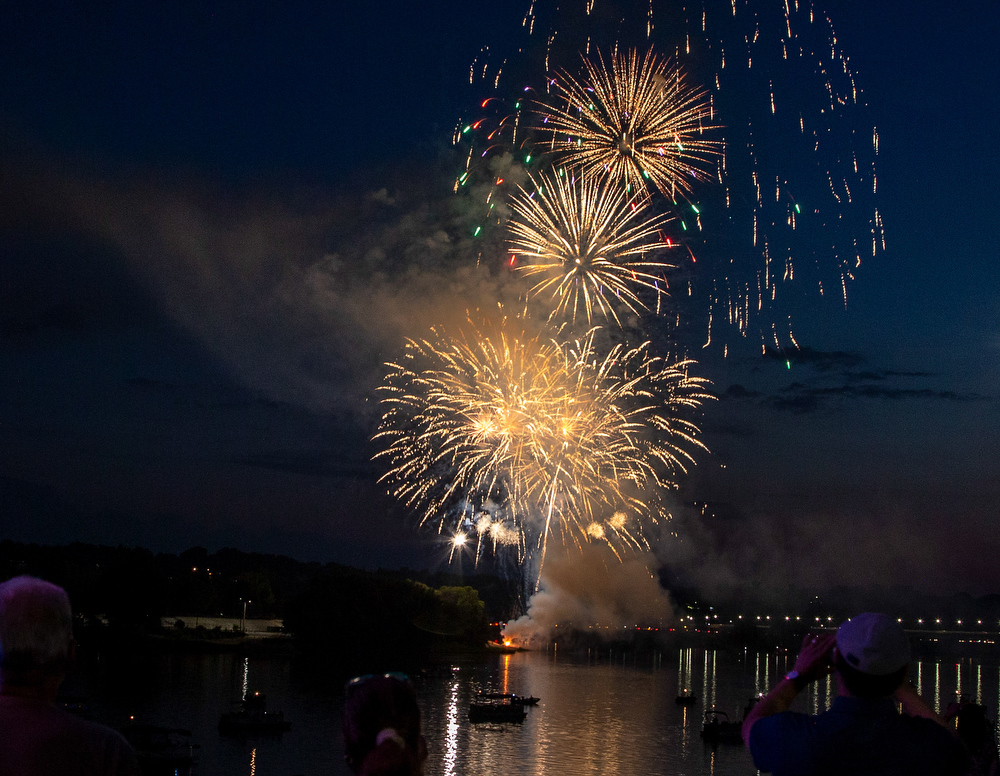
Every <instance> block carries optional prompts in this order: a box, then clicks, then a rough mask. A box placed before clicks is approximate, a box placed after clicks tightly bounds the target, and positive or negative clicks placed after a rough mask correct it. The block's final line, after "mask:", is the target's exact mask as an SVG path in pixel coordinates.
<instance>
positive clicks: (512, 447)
mask: <svg viewBox="0 0 1000 776" xmlns="http://www.w3.org/2000/svg"><path fill="white" fill-rule="evenodd" d="M598 331H599V329H596V328H594V329H591V330H590V331H589V332H588V333H587V334H586V336H585V337H583V338H582V339H580V340H577V341H574V342H571V343H561V342H559V341H557V340H555V339H551V338H549V339H547V338H545V337H544V336H542V335H539V334H532V333H530V332H529V331H528V330H527V329H526V326H525V320H524V319H520V318H510V317H503V318H501V319H500V320H498V321H492V322H490V321H484V322H482V323H478V324H477V323H474V322H473V321H472V320H471V319H470V321H469V322H468V324H467V326H465V327H464V328H463V329H462V330H461V331H459V332H458V333H457V334H456V335H455V336H450V335H448V334H446V333H445V332H443V331H436V330H435V331H433V334H432V336H431V337H430V338H428V339H425V340H420V341H414V340H411V341H409V342H408V344H407V346H406V349H405V351H404V354H403V358H402V359H400V361H399V362H398V363H392V364H389V365H388V366H389V372H388V375H387V376H386V379H385V383H384V385H383V386H382V388H381V390H382V391H383V392H384V394H385V395H384V398H383V399H382V403H383V407H384V408H385V413H384V415H383V418H382V422H381V425H380V427H379V430H378V432H377V434H376V435H375V439H376V440H377V441H380V442H382V443H383V444H384V448H383V450H382V451H381V452H380V453H378V454H377V455H376V458H382V459H385V460H387V462H388V470H387V472H386V474H385V475H384V476H383V478H382V479H383V481H386V482H388V483H390V484H391V486H392V488H393V491H392V492H393V493H394V495H395V496H396V497H397V498H399V499H400V500H402V501H403V502H404V503H405V504H407V505H408V506H410V507H411V508H414V509H416V510H418V511H419V512H420V513H421V514H422V520H421V522H422V523H424V524H431V525H434V526H435V527H436V528H437V530H438V531H439V532H448V533H450V534H458V533H463V535H464V534H465V532H466V531H467V529H470V528H473V527H475V533H476V535H477V536H478V537H479V541H478V545H479V546H478V548H477V550H476V553H477V557H478V555H479V552H480V551H481V548H482V545H483V543H484V542H489V541H490V540H492V543H493V548H494V550H495V551H496V550H497V549H503V548H505V547H516V548H517V552H518V557H517V560H518V561H523V560H524V556H525V555H526V554H531V555H535V554H536V553H537V559H538V564H537V567H538V568H539V569H540V566H541V563H542V562H543V561H544V556H545V548H546V544H547V542H548V539H549V536H550V535H555V536H557V537H558V538H559V540H561V541H562V542H564V543H567V542H575V543H577V544H580V543H582V542H589V541H593V540H602V541H604V542H607V544H608V545H610V546H611V547H612V548H613V549H616V551H617V548H618V547H621V546H626V545H633V546H647V545H646V539H645V538H644V528H645V527H646V526H648V525H649V524H650V523H652V522H656V521H657V519H658V517H657V515H658V510H657V508H656V507H655V503H656V497H657V495H658V494H659V492H660V491H661V490H662V489H669V488H672V487H674V486H675V477H676V475H677V474H679V473H681V472H684V471H686V470H687V466H688V465H689V464H690V463H692V462H693V460H694V459H693V456H692V452H693V451H694V450H696V449H702V448H703V445H702V444H701V442H700V441H699V440H698V434H699V431H698V428H697V426H696V425H695V424H694V423H693V422H692V421H691V420H690V419H688V418H687V417H685V416H686V415H688V414H689V413H690V411H691V410H693V409H696V408H697V407H699V406H700V404H701V403H702V402H703V401H704V400H705V399H707V398H710V394H708V393H707V391H706V381H705V380H703V379H701V378H698V377H693V376H691V375H690V374H689V373H688V370H689V367H690V366H691V362H690V361H677V362H672V363H668V362H667V361H665V360H664V359H662V358H658V357H653V356H651V355H650V354H649V343H648V342H647V343H643V344H642V345H640V346H638V347H635V348H630V347H626V346H625V345H621V344H619V345H616V346H614V347H612V348H611V349H610V351H609V352H608V355H607V356H606V357H604V358H601V357H600V356H599V355H598V353H597V350H596V348H595V343H594V339H595V336H596V335H597V333H598Z"/></svg>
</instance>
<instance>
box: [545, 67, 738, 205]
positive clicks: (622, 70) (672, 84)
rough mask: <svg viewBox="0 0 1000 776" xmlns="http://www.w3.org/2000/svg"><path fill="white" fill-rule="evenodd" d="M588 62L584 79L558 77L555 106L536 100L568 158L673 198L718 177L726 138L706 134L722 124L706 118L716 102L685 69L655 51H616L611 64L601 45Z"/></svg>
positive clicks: (593, 170) (563, 158) (563, 159)
mask: <svg viewBox="0 0 1000 776" xmlns="http://www.w3.org/2000/svg"><path fill="white" fill-rule="evenodd" d="M583 66H584V77H583V78H582V79H578V78H575V77H574V76H572V75H570V74H569V73H568V72H567V71H565V70H562V71H560V72H559V73H558V74H557V75H556V77H555V78H553V79H550V83H551V85H552V92H553V97H554V99H552V100H551V103H553V104H550V103H549V102H537V103H536V107H537V110H538V115H539V118H540V120H539V121H538V122H537V124H536V125H535V126H534V127H533V128H534V129H536V130H538V131H541V132H545V133H549V134H550V135H551V138H552V147H553V150H554V151H556V153H557V154H558V158H559V159H560V162H561V163H563V164H565V165H567V166H571V167H577V168H579V169H580V170H582V171H583V173H585V174H590V175H595V174H600V175H603V176H606V177H607V178H609V179H612V180H615V181H618V182H619V183H620V184H622V185H623V186H626V187H628V188H629V189H630V190H635V191H641V190H645V188H646V187H647V185H652V186H655V187H656V188H657V189H659V190H660V192H662V193H663V194H664V195H667V196H671V197H673V196H674V194H675V193H676V192H678V191H680V192H683V193H689V192H690V191H691V187H692V183H693V181H694V180H708V179H709V178H711V177H712V176H711V174H710V172H709V171H710V170H711V169H712V166H713V162H714V159H715V157H717V156H718V155H719V152H720V148H721V144H720V143H719V142H718V141H714V140H708V139H706V138H705V137H704V133H705V130H710V129H715V127H711V126H706V125H705V123H704V122H705V121H706V120H709V119H710V112H711V107H710V103H709V101H708V100H707V98H706V93H705V92H704V91H702V90H700V89H698V88H697V87H695V86H692V85H691V84H689V83H688V81H687V79H686V77H685V76H684V73H683V72H682V71H681V69H680V68H679V67H677V66H676V65H674V64H673V63H672V62H671V61H670V60H669V59H665V58H663V57H659V56H657V55H656V54H655V53H654V52H653V49H650V50H649V51H648V52H646V54H645V56H644V57H642V59H641V60H640V58H639V53H638V52H637V51H635V50H634V49H632V50H629V51H628V52H627V53H619V52H613V53H612V54H611V55H610V56H609V60H608V62H607V63H606V62H605V59H604V56H603V55H602V54H601V52H600V51H598V52H597V59H596V61H595V60H593V59H588V58H586V57H584V58H583ZM566 138H569V139H568V140H567V139H566Z"/></svg>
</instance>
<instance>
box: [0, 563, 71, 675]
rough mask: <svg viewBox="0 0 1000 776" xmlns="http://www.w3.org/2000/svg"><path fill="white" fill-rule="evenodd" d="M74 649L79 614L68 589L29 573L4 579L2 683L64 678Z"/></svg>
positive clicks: (0, 609)
mask: <svg viewBox="0 0 1000 776" xmlns="http://www.w3.org/2000/svg"><path fill="white" fill-rule="evenodd" d="M74 653H75V643H74V641H73V613H72V610H71V609H70V604H69V596H67V595H66V591H65V590H63V589H62V588H61V587H58V586H56V585H53V584H52V583H50V582H46V581H44V580H41V579H37V578H35V577H28V576H21V577H14V578H13V579H9V580H7V581H6V582H4V583H3V584H0V687H5V688H10V687H12V686H24V687H30V686H36V685H42V684H46V683H51V682H52V681H53V680H55V679H58V680H61V679H62V677H63V676H64V675H65V674H66V673H67V672H68V671H69V670H70V668H71V667H72V664H73V659H74Z"/></svg>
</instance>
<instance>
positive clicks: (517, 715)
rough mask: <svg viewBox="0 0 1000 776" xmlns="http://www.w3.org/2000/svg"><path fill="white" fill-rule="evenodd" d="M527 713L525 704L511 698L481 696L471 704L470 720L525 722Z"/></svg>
mask: <svg viewBox="0 0 1000 776" xmlns="http://www.w3.org/2000/svg"><path fill="white" fill-rule="evenodd" d="M527 715H528V712H526V711H525V710H524V704H523V703H512V702H511V700H510V698H484V697H479V698H477V699H476V700H474V701H473V702H472V703H471V704H469V722H524V718H525V717H526V716H527Z"/></svg>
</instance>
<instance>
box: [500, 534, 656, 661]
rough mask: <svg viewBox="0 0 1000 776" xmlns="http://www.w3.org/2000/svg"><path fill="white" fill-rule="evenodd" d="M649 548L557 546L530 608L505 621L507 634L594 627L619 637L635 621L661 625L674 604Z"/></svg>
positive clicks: (521, 636) (531, 635)
mask: <svg viewBox="0 0 1000 776" xmlns="http://www.w3.org/2000/svg"><path fill="white" fill-rule="evenodd" d="M656 563H657V562H656V559H655V558H654V557H653V555H652V554H651V553H635V554H631V555H625V556H623V559H622V560H621V561H619V560H618V558H617V557H615V555H614V554H613V553H612V552H611V550H610V549H609V548H607V547H606V546H603V545H596V544H590V545H585V546H584V547H583V548H582V549H581V550H579V551H577V550H576V549H568V550H566V552H565V553H559V552H553V551H551V550H550V553H549V556H548V557H547V558H546V560H545V566H544V567H543V569H542V574H541V579H540V581H539V590H538V592H537V593H535V595H534V596H532V597H531V599H530V601H529V602H528V613H527V614H526V615H525V616H523V617H520V618H518V619H517V620H513V621H511V622H509V623H507V627H506V629H505V630H504V635H505V636H506V637H507V638H510V639H513V640H515V641H516V642H517V643H519V644H523V645H538V644H544V643H546V642H548V641H550V640H551V639H552V638H553V637H554V636H555V635H556V634H557V633H559V632H560V631H561V632H572V631H576V632H583V633H588V634H589V633H596V634H599V635H600V636H602V637H606V638H614V637H620V636H621V635H622V633H623V631H625V630H627V629H634V628H635V627H636V625H641V626H644V627H645V626H655V627H662V626H663V624H664V623H667V622H669V621H670V620H671V619H672V618H673V606H672V605H671V603H670V598H669V596H668V595H667V593H666V591H665V590H663V588H661V587H660V584H659V582H658V581H657V579H656V577H655V576H654V575H653V573H652V572H651V571H650V567H651V566H652V567H654V568H655V566H656Z"/></svg>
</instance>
